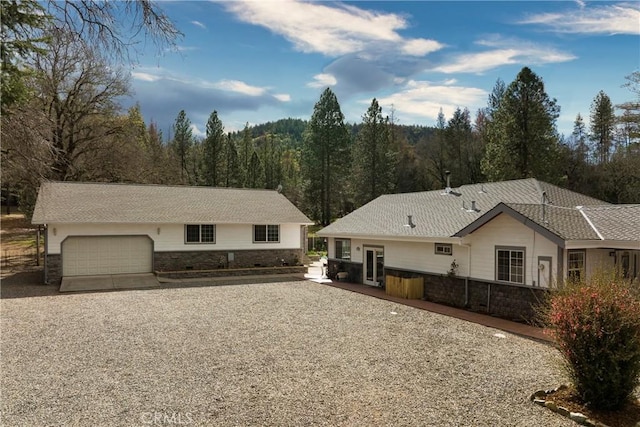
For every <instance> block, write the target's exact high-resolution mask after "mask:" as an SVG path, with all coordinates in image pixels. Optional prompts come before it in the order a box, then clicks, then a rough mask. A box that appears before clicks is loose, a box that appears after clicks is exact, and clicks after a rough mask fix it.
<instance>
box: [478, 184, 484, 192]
mask: <svg viewBox="0 0 640 427" xmlns="http://www.w3.org/2000/svg"><path fill="white" fill-rule="evenodd" d="M478 193H479V194H485V193H486V191H484V184H480V191H478Z"/></svg>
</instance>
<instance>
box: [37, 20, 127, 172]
mask: <svg viewBox="0 0 640 427" xmlns="http://www.w3.org/2000/svg"><path fill="white" fill-rule="evenodd" d="M51 39H52V43H51V49H50V51H49V53H48V55H46V56H43V55H41V56H37V57H36V58H35V61H34V69H35V70H36V76H37V77H36V78H35V79H34V81H33V85H34V89H35V92H36V94H37V97H36V99H37V102H39V109H40V110H41V111H42V112H44V113H45V115H46V116H47V118H48V120H49V126H50V133H49V135H46V136H45V138H46V139H47V140H48V141H49V145H50V147H51V150H52V153H53V156H54V158H53V162H52V165H51V168H52V178H55V179H59V180H74V179H79V178H80V177H81V176H82V168H81V167H80V166H81V164H82V162H84V161H85V160H86V159H84V157H87V156H95V154H96V153H98V152H100V151H107V152H108V151H110V150H111V147H109V144H105V141H108V138H111V137H113V136H114V135H115V134H118V133H120V132H122V128H123V125H124V122H123V121H122V120H117V119H116V116H117V113H118V112H119V110H120V106H119V105H118V104H117V100H118V98H120V97H122V96H125V95H128V93H129V80H128V74H126V73H125V72H124V70H122V69H120V68H113V67H111V66H109V64H108V63H107V61H106V60H105V59H104V58H103V57H102V56H101V55H100V54H99V53H97V51H96V50H95V49H94V48H92V47H90V46H89V45H87V44H86V43H85V42H84V41H83V40H82V39H80V37H79V36H78V35H77V34H74V33H64V32H62V31H60V30H57V29H56V30H53V31H52V37H51Z"/></svg>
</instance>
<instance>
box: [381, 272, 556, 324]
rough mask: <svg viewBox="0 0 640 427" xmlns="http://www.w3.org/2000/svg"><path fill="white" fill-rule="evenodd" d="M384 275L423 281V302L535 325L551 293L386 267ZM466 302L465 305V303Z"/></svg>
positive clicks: (531, 288) (536, 289) (543, 290)
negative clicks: (537, 314) (537, 316)
mask: <svg viewBox="0 0 640 427" xmlns="http://www.w3.org/2000/svg"><path fill="white" fill-rule="evenodd" d="M385 275H392V276H396V277H402V278H414V277H423V279H424V299H425V300H426V301H433V302H436V303H440V304H446V305H451V306H454V307H460V308H466V309H468V310H470V311H475V312H480V313H487V314H491V315H493V316H498V317H502V318H505V319H510V320H515V321H520V322H532V321H534V320H535V319H536V307H537V306H538V305H539V304H540V303H541V302H542V301H543V300H544V298H545V297H546V295H547V294H548V291H547V290H546V289H543V288H533V287H525V286H514V285H509V284H505V283H496V282H483V281H480V280H471V279H468V280H467V279H465V278H461V277H451V276H447V275H437V274H428V273H420V272H413V271H405V270H399V269H392V268H387V267H385ZM465 301H466V303H465Z"/></svg>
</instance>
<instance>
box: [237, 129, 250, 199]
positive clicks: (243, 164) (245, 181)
mask: <svg viewBox="0 0 640 427" xmlns="http://www.w3.org/2000/svg"><path fill="white" fill-rule="evenodd" d="M253 151H254V147H253V138H252V136H251V129H249V123H246V124H245V125H244V130H243V131H242V139H241V140H240V149H239V150H238V163H239V168H240V176H241V183H240V184H241V185H242V186H243V187H249V186H250V185H249V178H248V176H249V167H250V163H251V156H252V155H253Z"/></svg>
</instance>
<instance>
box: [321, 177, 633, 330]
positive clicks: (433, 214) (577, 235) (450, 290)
mask: <svg viewBox="0 0 640 427" xmlns="http://www.w3.org/2000/svg"><path fill="white" fill-rule="evenodd" d="M317 234H318V235H319V236H323V237H326V238H327V239H328V250H329V254H328V257H329V272H330V275H331V274H335V273H336V272H338V271H344V272H347V273H348V275H349V280H350V281H352V282H356V283H363V284H366V285H372V286H380V285H382V284H383V283H384V280H385V277H386V275H390V276H396V277H402V278H414V277H423V283H424V298H425V299H427V300H430V301H435V302H439V303H445V304H450V305H454V306H459V307H466V308H469V309H471V310H474V311H481V312H487V313H491V314H494V315H498V316H502V317H507V318H514V319H531V318H532V317H533V316H534V312H533V308H532V306H534V305H535V304H536V303H537V302H538V301H539V300H540V298H542V297H543V296H544V294H545V293H546V290H547V289H549V288H550V287H551V286H553V285H554V284H555V283H560V282H562V281H563V280H564V279H565V278H567V277H569V276H571V277H583V276H585V275H586V276H587V277H588V276H590V275H591V274H593V272H594V271H596V270H597V269H600V268H602V269H606V268H611V267H615V268H619V269H620V271H621V272H622V274H624V275H625V277H628V278H630V279H634V278H635V279H636V280H637V279H638V277H640V205H611V204H608V203H606V202H603V201H601V200H597V199H594V198H591V197H588V196H585V195H582V194H579V193H575V192H572V191H569V190H566V189H563V188H560V187H557V186H554V185H551V184H548V183H546V182H542V181H538V180H536V179H522V180H514V181H504V182H493V183H485V184H473V185H464V186H461V187H459V188H455V189H454V188H450V187H449V186H448V187H447V188H445V189H444V190H438V191H427V192H419V193H408V194H392V195H384V196H380V197H378V198H377V199H375V200H373V201H371V202H370V203H368V204H366V205H365V206H362V207H361V208H359V209H357V210H355V211H354V212H352V213H350V214H349V215H347V216H345V217H343V218H341V219H339V220H337V221H335V222H334V223H332V224H330V225H329V226H327V227H325V228H324V229H322V230H320V231H319V232H318V233H317Z"/></svg>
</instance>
